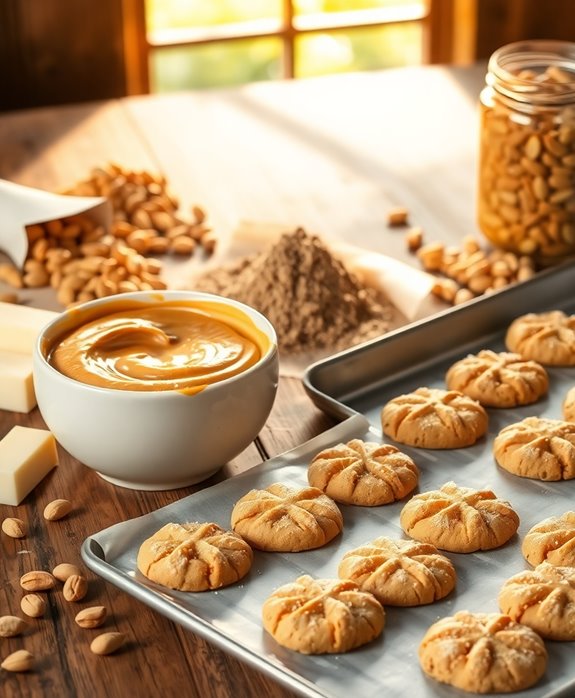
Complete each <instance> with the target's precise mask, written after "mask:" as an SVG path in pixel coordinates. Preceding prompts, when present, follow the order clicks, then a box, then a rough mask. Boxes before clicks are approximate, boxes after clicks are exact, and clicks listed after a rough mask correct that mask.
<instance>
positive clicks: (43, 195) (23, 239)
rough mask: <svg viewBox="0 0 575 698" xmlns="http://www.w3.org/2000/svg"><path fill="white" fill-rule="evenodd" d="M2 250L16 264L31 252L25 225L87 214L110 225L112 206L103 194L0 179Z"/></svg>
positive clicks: (0, 249) (0, 239) (0, 245)
mask: <svg viewBox="0 0 575 698" xmlns="http://www.w3.org/2000/svg"><path fill="white" fill-rule="evenodd" d="M0 212H1V215H0V251H2V252H5V253H6V254H7V255H8V257H10V259H11V260H12V261H13V262H14V264H15V265H16V266H17V267H20V268H21V267H22V266H23V265H24V261H25V260H26V255H27V253H28V236H27V235H26V226H28V225H32V224H33V223H44V222H46V221H51V220H56V219H58V218H65V217H66V216H74V215H77V214H78V213H88V212H89V215H90V217H92V218H93V220H94V221H95V222H96V223H98V224H101V225H104V226H106V227H107V226H109V224H110V223H111V220H112V209H111V206H110V203H109V201H108V199H106V198H105V197H101V196H64V195H61V194H52V193H50V192H47V191H43V190H42V189H33V188H32V187H24V186H22V185H21V184H15V183H14V182H8V181H6V180H5V179H0Z"/></svg>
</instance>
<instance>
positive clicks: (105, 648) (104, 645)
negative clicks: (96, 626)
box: [90, 632, 126, 655]
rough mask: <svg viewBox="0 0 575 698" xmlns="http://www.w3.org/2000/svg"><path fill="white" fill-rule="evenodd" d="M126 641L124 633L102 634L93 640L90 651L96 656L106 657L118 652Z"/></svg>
mask: <svg viewBox="0 0 575 698" xmlns="http://www.w3.org/2000/svg"><path fill="white" fill-rule="evenodd" d="M125 641H126V636H125V635H124V633H116V632H110V633H102V635H98V636H97V637H95V638H94V639H93V640H92V643H91V645H90V649H91V650H92V652H93V653H94V654H99V655H106V654H112V653H113V652H116V650H118V649H120V647H121V646H122V645H123V644H124V642H125Z"/></svg>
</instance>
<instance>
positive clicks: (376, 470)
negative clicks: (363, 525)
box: [308, 439, 419, 507]
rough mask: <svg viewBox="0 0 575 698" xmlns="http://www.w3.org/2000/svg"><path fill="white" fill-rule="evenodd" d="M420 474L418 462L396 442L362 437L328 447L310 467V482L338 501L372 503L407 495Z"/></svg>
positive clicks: (316, 457) (413, 487)
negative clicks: (397, 446)
mask: <svg viewBox="0 0 575 698" xmlns="http://www.w3.org/2000/svg"><path fill="white" fill-rule="evenodd" d="M418 478H419V472H418V470H417V466H416V465H415V463H414V462H413V461H412V460H411V458H410V457H409V456H407V455H406V454H404V453H401V451H399V449H397V448H396V447H395V446H391V445H389V444H377V443H372V442H369V441H362V440H361V439H352V440H351V441H348V443H346V444H343V443H342V444H337V445H336V446H332V447H331V448H326V449H324V450H323V451H321V452H320V453H318V454H317V455H316V456H315V457H314V458H313V460H312V461H311V463H310V465H309V468H308V480H309V483H310V485H312V486H313V487H318V488H319V489H320V490H322V491H323V492H325V493H326V494H327V495H328V496H329V497H331V498H332V499H335V501H336V502H343V503H344V504H357V505H359V506H368V507H373V506H378V505H380V504H389V503H390V502H395V501H396V500H398V499H403V497H405V496H406V495H408V494H409V493H410V492H411V491H412V490H414V489H415V487H416V486H417V481H418Z"/></svg>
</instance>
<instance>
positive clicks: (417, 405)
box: [381, 387, 488, 448]
mask: <svg viewBox="0 0 575 698" xmlns="http://www.w3.org/2000/svg"><path fill="white" fill-rule="evenodd" d="M487 423H488V418H487V412H486V411H485V409H484V408H483V407H482V406H481V405H480V404H479V403H478V402H477V401H476V400H473V399H472V398H470V397H468V396H467V395H464V394H463V393H461V392H459V391H458V390H442V389H441V388H427V387H422V388H417V390H414V391H413V392H411V393H406V394H404V395H398V396H397V397H395V398H393V399H391V400H389V402H388V403H387V404H386V405H385V406H384V407H383V409H382V411H381V426H382V429H383V433H384V434H386V435H387V436H390V437H391V438H392V439H394V440H395V441H398V442H399V443H402V444H407V445H408V446H416V447H417V448H463V447H465V446H471V445H472V444H474V443H475V442H476V441H477V440H478V439H479V438H481V437H482V436H483V435H484V434H485V433H486V432H487Z"/></svg>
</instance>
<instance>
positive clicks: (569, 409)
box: [562, 385, 575, 422]
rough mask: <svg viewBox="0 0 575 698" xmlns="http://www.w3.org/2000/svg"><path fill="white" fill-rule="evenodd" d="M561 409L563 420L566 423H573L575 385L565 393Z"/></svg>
mask: <svg viewBox="0 0 575 698" xmlns="http://www.w3.org/2000/svg"><path fill="white" fill-rule="evenodd" d="M562 409H563V419H564V420H565V421H566V422H575V385H574V386H573V387H572V388H570V389H569V390H568V391H567V395H565V399H564V400H563V406H562Z"/></svg>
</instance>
